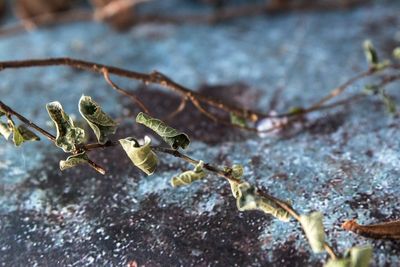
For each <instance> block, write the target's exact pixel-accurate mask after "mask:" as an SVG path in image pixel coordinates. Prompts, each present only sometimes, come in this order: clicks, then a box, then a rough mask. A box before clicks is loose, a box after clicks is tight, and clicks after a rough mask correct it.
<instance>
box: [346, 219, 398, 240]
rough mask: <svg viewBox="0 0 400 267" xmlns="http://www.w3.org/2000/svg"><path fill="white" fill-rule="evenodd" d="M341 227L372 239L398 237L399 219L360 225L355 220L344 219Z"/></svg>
mask: <svg viewBox="0 0 400 267" xmlns="http://www.w3.org/2000/svg"><path fill="white" fill-rule="evenodd" d="M342 228H343V229H345V230H346V231H351V232H354V233H356V234H359V235H361V236H365V237H370V238H374V239H396V240H399V239H400V220H398V221H392V222H384V223H378V224H370V225H360V224H358V223H357V222H356V221H355V220H349V221H345V222H344V223H343V224H342Z"/></svg>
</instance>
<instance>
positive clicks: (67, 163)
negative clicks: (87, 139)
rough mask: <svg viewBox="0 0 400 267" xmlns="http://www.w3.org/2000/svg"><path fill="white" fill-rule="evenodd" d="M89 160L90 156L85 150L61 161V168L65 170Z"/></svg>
mask: <svg viewBox="0 0 400 267" xmlns="http://www.w3.org/2000/svg"><path fill="white" fill-rule="evenodd" d="M88 161H89V158H88V157H87V155H86V153H85V152H82V153H79V154H75V155H71V156H69V157H68V158H67V159H66V160H61V161H60V170H62V171H63V170H66V169H69V168H73V167H75V166H77V165H81V164H87V163H88Z"/></svg>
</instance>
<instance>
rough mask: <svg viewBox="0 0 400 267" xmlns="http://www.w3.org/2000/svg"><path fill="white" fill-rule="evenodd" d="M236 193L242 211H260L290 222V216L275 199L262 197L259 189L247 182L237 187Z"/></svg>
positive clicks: (237, 203)
mask: <svg viewBox="0 0 400 267" xmlns="http://www.w3.org/2000/svg"><path fill="white" fill-rule="evenodd" d="M232 192H234V196H235V195H236V205H237V208H238V209H239V210H240V211H246V210H260V211H262V212H264V213H267V214H271V215H272V216H274V217H276V218H277V219H279V220H281V221H285V222H287V221H289V220H290V217H291V216H290V214H289V213H288V212H287V211H286V210H284V209H282V208H281V207H280V206H279V205H278V204H277V203H276V201H275V200H274V199H270V198H267V197H265V196H261V195H259V194H258V193H257V189H256V188H255V187H254V186H251V185H250V184H249V183H247V182H243V183H240V184H238V185H237V187H236V188H235V190H233V189H232Z"/></svg>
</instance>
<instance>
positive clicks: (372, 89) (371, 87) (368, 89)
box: [364, 84, 382, 95]
mask: <svg viewBox="0 0 400 267" xmlns="http://www.w3.org/2000/svg"><path fill="white" fill-rule="evenodd" d="M381 91H382V88H381V87H379V86H378V85H376V84H366V85H365V86H364V92H365V93H366V94H369V95H377V94H379V93H380V92H381Z"/></svg>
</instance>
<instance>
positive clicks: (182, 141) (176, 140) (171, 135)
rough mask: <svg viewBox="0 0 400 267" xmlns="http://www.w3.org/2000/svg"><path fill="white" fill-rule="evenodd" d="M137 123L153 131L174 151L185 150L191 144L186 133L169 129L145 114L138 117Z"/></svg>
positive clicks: (141, 113)
mask: <svg viewBox="0 0 400 267" xmlns="http://www.w3.org/2000/svg"><path fill="white" fill-rule="evenodd" d="M136 122H137V123H140V124H143V125H145V126H146V127H148V128H150V129H152V130H153V131H154V132H156V133H157V134H158V135H159V136H161V137H162V138H163V139H164V141H165V142H166V143H167V144H169V145H170V146H171V147H172V148H173V149H178V148H179V147H181V148H183V149H185V148H186V147H187V146H188V145H189V144H190V140H189V137H188V136H187V135H186V134H185V133H181V132H179V131H178V130H176V129H174V128H172V127H169V126H168V125H166V124H165V123H164V122H162V121H161V120H159V119H155V118H153V117H151V116H149V115H147V114H145V113H143V112H140V113H139V114H138V115H137V116H136Z"/></svg>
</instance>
